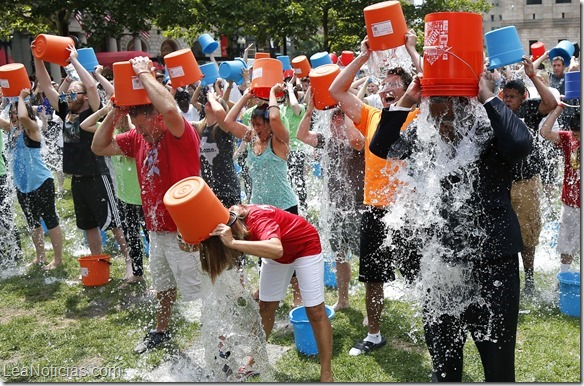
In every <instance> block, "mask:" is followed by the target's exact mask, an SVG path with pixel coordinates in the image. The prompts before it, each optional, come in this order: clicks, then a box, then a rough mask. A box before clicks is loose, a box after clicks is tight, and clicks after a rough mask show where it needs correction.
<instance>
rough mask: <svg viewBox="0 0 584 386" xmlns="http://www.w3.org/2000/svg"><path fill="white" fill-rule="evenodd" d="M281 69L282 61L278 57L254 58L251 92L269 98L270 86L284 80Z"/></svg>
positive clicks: (259, 96)
mask: <svg viewBox="0 0 584 386" xmlns="http://www.w3.org/2000/svg"><path fill="white" fill-rule="evenodd" d="M283 71H284V70H283V67H282V62H280V61H279V60H278V59H271V58H267V59H256V60H255V62H253V73H252V77H251V92H252V93H253V94H254V95H255V96H257V97H258V98H262V99H269V98H270V89H271V88H272V86H274V85H275V84H277V83H282V82H284V73H283ZM277 96H278V97H279V95H277Z"/></svg>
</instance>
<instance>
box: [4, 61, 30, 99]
mask: <svg viewBox="0 0 584 386" xmlns="http://www.w3.org/2000/svg"><path fill="white" fill-rule="evenodd" d="M0 87H1V88H2V95H4V96H5V97H7V98H10V97H17V96H19V95H20V91H21V90H22V89H25V88H31V84H30V79H29V78H28V73H27V72H26V67H24V64H22V63H10V64H5V65H3V66H2V67H0Z"/></svg>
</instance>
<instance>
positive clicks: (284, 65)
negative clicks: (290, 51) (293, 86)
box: [276, 55, 292, 71]
mask: <svg viewBox="0 0 584 386" xmlns="http://www.w3.org/2000/svg"><path fill="white" fill-rule="evenodd" d="M276 59H278V60H279V61H280V62H282V68H283V69H284V71H286V70H291V69H292V65H291V64H290V57H289V56H288V55H282V56H276Z"/></svg>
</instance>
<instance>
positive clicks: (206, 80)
mask: <svg viewBox="0 0 584 386" xmlns="http://www.w3.org/2000/svg"><path fill="white" fill-rule="evenodd" d="M199 69H200V70H201V72H202V73H203V79H202V80H201V85H202V86H203V87H205V86H208V85H210V84H213V83H215V81H216V80H217V78H219V69H218V68H217V65H216V64H215V63H213V62H211V63H206V64H203V65H202V66H200V67H199Z"/></svg>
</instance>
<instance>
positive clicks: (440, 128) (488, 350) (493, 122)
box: [369, 71, 532, 382]
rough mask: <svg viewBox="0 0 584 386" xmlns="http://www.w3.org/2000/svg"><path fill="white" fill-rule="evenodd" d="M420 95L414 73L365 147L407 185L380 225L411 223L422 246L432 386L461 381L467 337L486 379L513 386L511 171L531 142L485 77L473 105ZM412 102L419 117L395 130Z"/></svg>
mask: <svg viewBox="0 0 584 386" xmlns="http://www.w3.org/2000/svg"><path fill="white" fill-rule="evenodd" d="M527 73H528V74H532V71H528V72H527ZM422 88H423V85H422V82H421V74H419V75H416V77H415V78H414V81H413V82H412V83H411V84H410V87H409V88H408V90H407V91H406V92H405V94H404V95H403V96H402V97H401V98H400V99H399V101H398V102H397V103H396V104H395V106H391V107H390V108H389V109H384V111H383V117H382V118H381V124H380V125H379V127H378V128H377V130H376V132H375V135H374V136H373V138H372V140H371V142H370V144H369V148H370V150H371V151H372V152H373V153H374V154H375V155H376V156H378V157H382V158H384V157H394V158H400V159H403V160H405V161H406V162H407V172H408V176H409V177H411V180H412V182H411V183H410V184H409V186H410V187H411V188H408V189H407V191H405V192H403V194H398V195H397V197H396V203H395V205H394V206H392V207H390V211H389V213H388V216H387V218H388V219H391V220H392V221H391V223H388V226H389V227H390V228H391V229H395V227H397V226H399V221H398V220H399V219H403V220H404V221H414V222H415V223H416V225H415V229H416V232H420V238H421V240H425V241H424V242H423V243H421V245H420V247H421V248H423V250H422V254H423V256H422V262H421V263H422V264H421V265H422V269H421V272H420V285H421V297H422V299H421V301H422V319H423V323H424V335H425V340H426V344H427V345H428V351H429V353H430V356H431V358H432V381H436V382H461V381H462V375H463V352H464V345H465V342H466V339H467V334H468V333H469V332H470V335H471V337H472V338H473V340H474V343H475V345H476V348H477V349H478V352H479V354H480V358H481V362H482V365H483V370H484V376H485V381H486V382H514V381H515V344H516V339H517V322H518V316H519V299H520V297H519V257H518V253H519V252H520V251H521V249H522V241H521V233H520V226H519V222H518V220H517V216H516V214H515V212H514V210H513V207H512V205H511V199H510V194H509V192H510V190H511V182H512V177H513V176H512V166H513V164H516V163H517V162H519V161H520V160H522V159H525V157H526V156H527V155H528V154H529V153H530V151H531V148H532V134H531V133H530V132H529V129H528V128H527V126H526V125H525V123H524V122H523V121H522V120H521V119H520V118H519V117H518V116H516V115H515V114H514V113H513V112H512V111H511V109H509V108H508V107H507V106H506V105H505V104H504V103H503V102H502V101H501V100H500V99H499V98H497V97H496V96H495V94H494V90H495V80H494V78H493V74H492V73H491V72H489V71H485V72H483V73H482V74H481V75H480V80H479V82H478V95H477V98H476V99H475V98H468V97H459V96H430V97H424V98H423V97H422ZM416 104H418V105H419V106H420V115H419V116H418V119H417V120H415V121H414V122H413V123H412V124H411V125H410V126H409V127H408V129H407V130H406V131H404V132H400V129H401V127H402V124H403V122H404V120H405V119H406V117H407V114H408V113H409V111H410V109H411V108H412V107H413V106H414V105H416ZM404 206H405V207H406V208H407V209H406V212H405V214H404V213H400V211H403V210H404ZM394 208H395V210H394ZM391 224H395V225H391ZM387 241H388V242H392V243H393V241H392V240H390V239H388V240H387Z"/></svg>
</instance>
